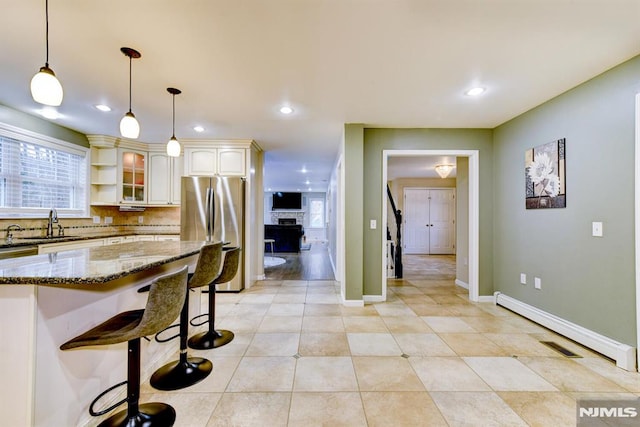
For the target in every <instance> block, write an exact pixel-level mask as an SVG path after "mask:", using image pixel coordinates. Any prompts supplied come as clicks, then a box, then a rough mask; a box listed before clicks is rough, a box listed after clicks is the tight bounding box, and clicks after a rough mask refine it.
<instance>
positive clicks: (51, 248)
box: [38, 239, 105, 255]
mask: <svg viewBox="0 0 640 427" xmlns="http://www.w3.org/2000/svg"><path fill="white" fill-rule="evenodd" d="M104 243H105V239H90V240H81V241H74V242H61V243H45V244H44V245H38V255H40V254H49V253H52V252H60V251H72V250H74V249H83V248H93V247H96V246H104Z"/></svg>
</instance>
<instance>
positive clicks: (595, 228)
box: [591, 221, 602, 237]
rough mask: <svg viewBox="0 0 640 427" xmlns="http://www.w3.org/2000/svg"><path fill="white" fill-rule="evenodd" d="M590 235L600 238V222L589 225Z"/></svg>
mask: <svg viewBox="0 0 640 427" xmlns="http://www.w3.org/2000/svg"><path fill="white" fill-rule="evenodd" d="M591 235H592V236H593V237H602V222H600V221H594V222H592V223H591Z"/></svg>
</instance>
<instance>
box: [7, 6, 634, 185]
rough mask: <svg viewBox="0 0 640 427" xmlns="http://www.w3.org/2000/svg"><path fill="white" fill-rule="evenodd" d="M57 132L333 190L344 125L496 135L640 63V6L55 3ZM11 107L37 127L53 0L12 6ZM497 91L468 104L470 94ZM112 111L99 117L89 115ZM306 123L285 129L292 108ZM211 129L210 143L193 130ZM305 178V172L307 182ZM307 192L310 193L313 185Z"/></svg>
mask: <svg viewBox="0 0 640 427" xmlns="http://www.w3.org/2000/svg"><path fill="white" fill-rule="evenodd" d="M49 7H50V19H49V23H50V28H49V31H50V32H49V37H50V57H49V63H50V66H51V68H52V69H53V70H54V71H55V72H56V74H57V76H58V77H59V79H60V81H61V82H62V84H63V87H64V90H65V98H64V101H63V104H62V105H61V106H60V107H59V108H58V112H59V114H60V116H61V117H60V118H59V119H58V120H57V121H56V122H57V123H59V124H61V125H63V126H67V127H69V128H72V129H76V130H78V131H81V132H84V133H89V134H106V135H113V136H117V135H118V134H119V132H118V123H119V120H120V118H121V116H122V115H123V114H124V113H125V112H126V111H127V110H128V105H127V104H128V69H129V67H128V66H129V64H128V58H126V57H125V56H124V55H123V54H122V53H121V52H120V47H123V46H127V47H132V48H135V49H137V50H139V51H140V52H141V53H142V58H140V59H138V60H134V62H133V112H134V113H135V115H136V117H137V118H138V119H139V121H140V123H141V127H142V132H141V135H140V138H139V139H140V140H141V141H143V142H148V143H165V141H166V140H167V139H168V138H169V137H170V136H171V95H169V94H168V93H167V92H166V88H167V87H170V86H173V87H176V88H179V89H181V90H182V92H183V93H182V94H181V95H179V96H177V97H176V136H177V137H178V138H179V139H180V138H216V139H218V138H242V139H244V138H250V139H254V140H256V141H257V142H258V144H259V145H260V146H261V147H262V148H263V149H264V150H265V151H266V160H267V162H266V167H265V188H267V187H269V188H272V189H274V190H276V189H278V190H296V189H298V188H301V189H302V190H303V191H304V190H305V188H307V187H311V188H312V189H313V190H318V189H320V190H322V189H324V188H326V184H327V182H326V181H327V180H328V179H329V173H330V171H331V169H332V167H333V165H334V163H335V161H336V155H337V152H338V147H339V144H340V141H341V138H342V131H343V128H344V123H364V124H365V125H367V126H372V127H439V128H448V127H455V128H493V127H495V126H497V125H499V124H501V123H503V122H505V121H507V120H509V119H511V118H513V117H515V116H517V115H519V114H521V113H523V112H525V111H527V110H529V109H531V108H532V107H535V106H536V105H539V104H540V103H542V102H544V101H546V100H548V99H550V98H552V97H554V96H556V95H558V94H560V93H562V92H564V91H566V90H567V89H570V88H572V87H574V86H576V85H578V84H579V83H581V82H584V81H585V80H587V79H589V78H591V77H593V76H595V75H597V74H599V73H601V72H603V71H605V70H607V69H609V68H611V67H613V66H614V65H617V64H619V63H621V62H623V61H625V60H627V59H630V58H632V57H634V56H636V55H638V54H640V43H639V41H640V19H639V17H640V0H580V1H578V0H268V1H266V0H244V1H243V0H235V1H229V0H182V1H176V0H135V1H132V0H102V1H99V0H91V1H87V0H63V1H62V0H51V2H50V5H49ZM0 9H1V10H2V15H1V16H2V18H0V19H1V24H0V40H2V42H1V43H0V55H1V57H2V66H1V69H0V103H2V104H5V105H7V106H9V107H13V108H15V109H17V110H21V111H24V112H27V113H31V114H35V113H36V110H38V109H39V108H40V106H39V105H38V104H36V103H35V102H34V101H33V100H32V99H31V96H30V94H29V81H30V79H31V77H32V75H33V74H34V73H35V72H36V71H37V70H38V69H39V67H41V66H42V65H43V63H44V59H45V48H44V1H43V0H21V1H15V0H0ZM473 86H483V87H486V89H487V91H486V94H485V95H483V96H481V97H478V98H471V97H468V96H465V95H464V91H465V90H466V89H468V88H470V87H473ZM98 103H105V104H108V105H110V106H111V107H112V108H113V111H111V112H110V113H101V112H99V111H97V110H96V109H95V108H94V107H93V106H94V105H95V104H98ZM283 103H286V104H289V105H290V106H292V107H293V108H294V110H295V112H294V113H293V114H292V115H290V116H287V117H283V116H282V115H281V114H280V113H279V112H278V109H279V107H280V105H281V104H283ZM196 124H200V125H202V126H204V127H205V128H206V131H205V132H204V133H202V134H199V133H196V132H195V131H194V130H192V127H193V126H194V125H196ZM303 167H304V168H305V169H306V170H307V171H308V172H307V173H306V174H305V173H302V172H300V170H302V169H303ZM306 180H309V181H310V182H311V184H309V185H308V186H306V185H305V184H304V182H305V181H306Z"/></svg>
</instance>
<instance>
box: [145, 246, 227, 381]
mask: <svg viewBox="0 0 640 427" xmlns="http://www.w3.org/2000/svg"><path fill="white" fill-rule="evenodd" d="M221 254H222V242H219V243H211V244H207V245H204V246H203V247H202V248H201V249H200V255H199V256H198V262H197V264H196V269H195V271H194V272H193V275H192V276H191V277H190V278H189V283H188V287H189V289H190V290H191V289H194V288H199V287H201V286H205V285H208V284H209V283H211V282H212V281H213V280H214V279H215V278H216V277H217V276H218V272H219V271H220V259H221ZM173 327H179V328H180V332H179V334H178V335H174V336H172V337H169V338H167V339H161V338H159V337H158V336H159V335H160V334H161V333H162V332H164V331H166V330H167V329H170V328H173ZM188 334H189V292H187V296H186V297H185V300H184V305H183V306H182V310H181V311H180V323H179V324H178V325H173V326H169V327H168V328H165V329H164V330H163V331H161V332H158V333H157V334H156V341H158V342H167V341H170V340H172V339H173V338H176V337H180V358H179V359H178V360H176V361H174V362H170V363H167V364H166V365H164V366H162V367H161V368H159V369H158V370H156V371H155V372H154V373H153V375H151V379H150V380H149V383H150V384H151V386H152V387H154V388H156V389H158V390H178V389H182V388H185V387H189V386H191V385H194V384H196V383H198V382H200V381H202V380H203V379H205V378H206V377H207V376H208V375H209V374H210V373H211V369H212V368H213V365H212V364H211V361H209V360H208V359H204V358H202V357H189V356H188V355H187V338H188Z"/></svg>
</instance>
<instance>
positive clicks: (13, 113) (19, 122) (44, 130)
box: [0, 104, 89, 147]
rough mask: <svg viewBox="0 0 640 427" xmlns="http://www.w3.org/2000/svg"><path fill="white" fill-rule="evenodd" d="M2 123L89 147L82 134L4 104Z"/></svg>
mask: <svg viewBox="0 0 640 427" xmlns="http://www.w3.org/2000/svg"><path fill="white" fill-rule="evenodd" d="M0 123H5V124H8V125H11V126H15V127H17V128H20V129H25V130H29V131H31V132H36V133H39V134H41V135H47V136H50V137H52V138H56V139H60V140H62V141H66V142H70V143H73V144H77V145H80V146H82V147H89V141H88V140H87V137H86V136H85V135H84V134H82V133H80V132H76V131H74V130H71V129H68V128H65V127H62V126H59V125H57V124H55V123H51V122H49V121H47V120H44V119H41V118H39V117H35V116H31V115H29V114H26V113H22V112H20V111H17V110H14V109H12V108H9V107H6V106H4V105H2V104H0Z"/></svg>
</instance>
